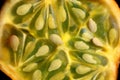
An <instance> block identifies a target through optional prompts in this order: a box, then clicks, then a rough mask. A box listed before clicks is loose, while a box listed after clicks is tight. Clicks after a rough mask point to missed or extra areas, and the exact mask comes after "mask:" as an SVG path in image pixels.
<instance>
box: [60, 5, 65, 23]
mask: <svg viewBox="0 0 120 80" xmlns="http://www.w3.org/2000/svg"><path fill="white" fill-rule="evenodd" d="M59 12H60V14H59V15H60V16H59V18H60V21H61V22H64V21H65V20H66V12H65V9H64V7H63V6H60V8H59Z"/></svg>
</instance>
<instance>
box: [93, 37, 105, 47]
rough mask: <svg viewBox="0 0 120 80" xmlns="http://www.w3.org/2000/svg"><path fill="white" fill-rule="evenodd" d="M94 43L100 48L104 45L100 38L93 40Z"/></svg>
mask: <svg viewBox="0 0 120 80" xmlns="http://www.w3.org/2000/svg"><path fill="white" fill-rule="evenodd" d="M92 42H93V43H94V44H95V45H96V46H99V47H103V43H102V42H101V41H100V40H99V39H98V38H93V39H92Z"/></svg>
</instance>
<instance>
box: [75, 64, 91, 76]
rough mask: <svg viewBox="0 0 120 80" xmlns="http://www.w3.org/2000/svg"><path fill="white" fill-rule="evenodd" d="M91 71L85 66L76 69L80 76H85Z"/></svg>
mask: <svg viewBox="0 0 120 80" xmlns="http://www.w3.org/2000/svg"><path fill="white" fill-rule="evenodd" d="M89 71H91V68H89V67H87V66H83V65H80V66H78V67H77V68H76V72H77V73H78V74H85V73H87V72H89Z"/></svg>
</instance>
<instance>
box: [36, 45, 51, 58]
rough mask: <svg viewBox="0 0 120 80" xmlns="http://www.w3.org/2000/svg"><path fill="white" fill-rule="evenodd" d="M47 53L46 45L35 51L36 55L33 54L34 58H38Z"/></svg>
mask: <svg viewBox="0 0 120 80" xmlns="http://www.w3.org/2000/svg"><path fill="white" fill-rule="evenodd" d="M48 52H49V47H48V45H43V46H41V47H40V48H39V50H38V51H37V53H36V54H35V56H36V57H40V56H43V55H46V54H47V53H48Z"/></svg>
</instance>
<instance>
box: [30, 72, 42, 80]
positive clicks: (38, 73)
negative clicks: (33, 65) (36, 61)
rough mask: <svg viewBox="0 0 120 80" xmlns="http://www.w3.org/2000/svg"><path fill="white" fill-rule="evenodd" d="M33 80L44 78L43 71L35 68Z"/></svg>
mask: <svg viewBox="0 0 120 80" xmlns="http://www.w3.org/2000/svg"><path fill="white" fill-rule="evenodd" d="M32 80H42V72H41V71H40V70H35V71H34V73H33V76H32Z"/></svg>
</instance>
